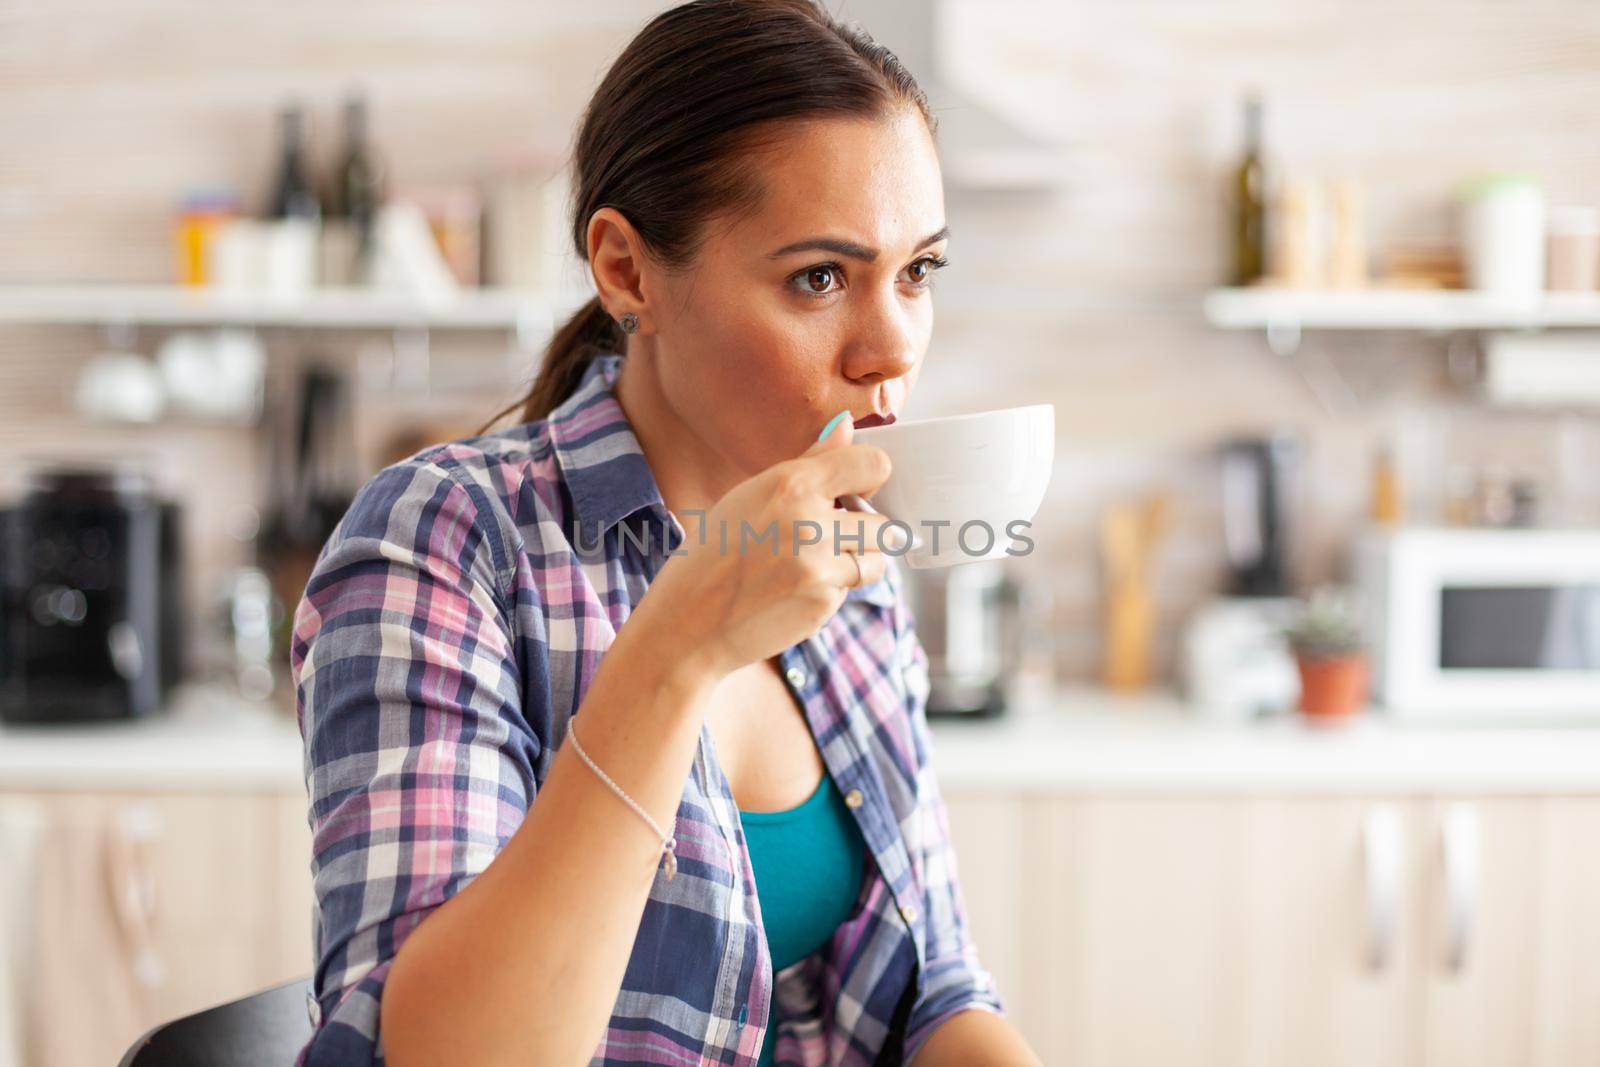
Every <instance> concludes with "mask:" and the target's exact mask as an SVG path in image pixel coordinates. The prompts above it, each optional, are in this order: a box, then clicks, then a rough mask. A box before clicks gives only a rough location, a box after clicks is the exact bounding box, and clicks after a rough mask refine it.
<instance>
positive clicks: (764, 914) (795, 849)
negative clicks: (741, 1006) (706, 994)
mask: <svg viewBox="0 0 1600 1067" xmlns="http://www.w3.org/2000/svg"><path fill="white" fill-rule="evenodd" d="M739 821H740V822H741V823H742V824H743V826H744V840H745V845H746V846H747V847H748V848H749V850H750V866H751V867H752V868H754V870H755V876H756V896H757V898H759V900H760V901H761V923H762V925H763V926H764V927H765V928H766V933H767V946H768V948H769V950H770V952H771V954H772V969H773V971H780V970H782V969H783V968H785V967H788V966H789V965H791V964H794V963H798V962H799V961H800V960H803V959H805V958H806V957H807V956H809V955H811V954H812V953H813V952H815V951H817V949H819V948H821V947H822V946H823V945H824V944H826V943H827V941H828V938H830V937H832V936H833V932H834V931H835V930H837V929H838V928H839V926H840V924H842V923H843V922H844V921H845V920H846V919H848V918H849V917H850V909H851V907H852V906H853V905H854V904H855V900H856V894H857V893H858V892H859V891H860V888H861V874H862V867H863V864H864V862H865V848H866V842H865V841H863V840H862V838H861V830H860V828H859V827H858V826H856V823H855V818H854V816H852V815H851V814H850V809H849V808H847V807H845V803H844V798H843V797H841V796H840V795H839V790H838V787H837V786H835V785H834V784H833V776H832V775H830V774H828V773H827V772H826V771H824V772H823V773H822V781H820V782H818V783H817V788H816V789H815V790H814V791H813V792H812V794H811V796H810V797H809V798H807V799H806V800H804V801H802V802H801V803H800V805H799V806H798V807H793V808H789V809H787V810H785V811H741V812H739ZM776 1007H777V1005H776V1000H775V999H774V1002H773V1003H772V1004H770V1005H769V1006H768V1012H767V1019H768V1024H767V1036H766V1040H765V1041H764V1042H763V1043H762V1045H761V1058H760V1060H759V1063H760V1065H761V1067H769V1065H771V1064H772V1063H773V1062H774V1060H773V1045H774V1043H775V1041H776V1035H775V1033H774V1031H775V1029H776V1028H775V1026H774V1025H773V1022H772V1020H773V1019H774V1018H775V1015H774V1011H775V1009H776Z"/></svg>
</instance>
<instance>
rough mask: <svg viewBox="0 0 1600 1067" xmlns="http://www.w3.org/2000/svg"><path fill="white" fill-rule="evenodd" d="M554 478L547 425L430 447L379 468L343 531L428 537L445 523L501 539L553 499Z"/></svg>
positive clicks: (357, 499)
mask: <svg viewBox="0 0 1600 1067" xmlns="http://www.w3.org/2000/svg"><path fill="white" fill-rule="evenodd" d="M559 477H560V472H559V469H558V467H557V466H556V464H555V462H554V456H553V451H552V448H551V441H550V438H549V435H548V433H547V431H546V424H545V421H544V420H542V419H541V420H539V421H537V422H526V423H519V424H518V425H516V426H511V427H508V428H506V429H503V430H497V431H494V432H492V433H485V434H478V435H474V436H471V437H461V438H457V439H455V440H452V441H445V442H441V443H438V444H433V445H429V446H427V447H426V448H423V449H420V450H419V451H417V452H414V453H412V454H411V455H409V456H407V457H405V458H404V459H401V460H397V461H396V462H393V463H391V464H389V465H388V466H386V467H384V468H382V469H381V470H379V471H378V472H376V473H375V474H373V475H372V476H371V478H369V479H368V480H367V482H366V483H365V484H364V485H363V486H362V487H361V488H360V489H359V490H358V491H357V493H356V495H355V498H354V500H353V501H352V503H351V506H350V509H349V511H348V512H347V513H346V519H345V523H344V524H343V525H344V526H346V527H350V526H355V527H357V528H359V529H363V530H367V531H371V530H372V529H373V528H374V527H380V528H382V529H384V530H386V531H388V532H389V534H390V535H391V536H392V535H394V534H396V533H402V532H405V531H409V530H416V531H417V532H418V533H419V534H422V535H424V536H429V537H432V536H434V535H436V534H437V532H438V531H437V529H436V528H437V527H438V525H439V523H440V522H441V520H443V521H445V522H446V523H447V524H450V523H462V522H466V523H470V524H472V525H474V526H477V527H479V528H482V529H484V530H485V531H488V530H489V529H491V528H492V529H495V530H498V531H499V532H500V533H502V534H506V533H510V532H512V531H514V530H516V529H517V528H518V527H519V526H520V525H522V523H523V522H525V521H526V519H527V517H528V514H527V513H528V512H529V509H530V508H532V509H536V510H537V509H542V508H544V507H547V506H550V505H551V504H553V503H557V502H558V501H559V499H560V495H561V494H560V492H559V487H558V481H559ZM346 532H351V531H349V530H348V529H347V530H346Z"/></svg>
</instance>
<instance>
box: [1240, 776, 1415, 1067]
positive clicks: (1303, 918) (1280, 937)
mask: <svg viewBox="0 0 1600 1067" xmlns="http://www.w3.org/2000/svg"><path fill="white" fill-rule="evenodd" d="M1236 803H1238V804H1239V805H1240V806H1241V807H1243V808H1245V809H1246V811H1247V816H1246V818H1247V822H1248V827H1247V829H1246V832H1245V836H1246V839H1247V841H1248V845H1247V850H1246V856H1247V858H1246V860H1245V864H1244V866H1243V868H1242V869H1241V870H1240V871H1239V872H1238V878H1237V888H1238V897H1237V899H1236V901H1235V902H1234V906H1235V907H1236V908H1237V909H1238V911H1239V914H1240V915H1241V916H1242V917H1243V918H1244V920H1245V927H1246V929H1245V931H1244V933H1243V935H1242V939H1241V945H1242V947H1243V955H1242V957H1241V958H1238V959H1236V960H1235V959H1231V958H1230V959H1229V961H1228V964H1229V965H1228V968H1227V970H1226V971H1222V972H1219V973H1218V975H1217V979H1218V981H1221V982H1225V983H1228V984H1237V985H1238V986H1240V987H1241V990H1242V996H1241V997H1240V999H1239V1001H1238V1004H1239V1008H1240V1015H1239V1016H1238V1017H1237V1018H1236V1019H1235V1020H1234V1025H1235V1027H1236V1029H1234V1030H1233V1031H1232V1032H1231V1033H1230V1034H1229V1039H1230V1040H1231V1041H1232V1042H1233V1045H1232V1047H1231V1049H1229V1050H1228V1051H1229V1054H1228V1055H1227V1056H1226V1057H1225V1062H1228V1063H1230V1064H1241V1065H1257V1067H1269V1065H1272V1067H1276V1065H1280V1064H1295V1065H1296V1067H1302V1065H1303V1067H1347V1065H1349V1067H1353V1065H1356V1064H1361V1065H1372V1067H1381V1065H1395V1067H1399V1065H1407V1067H1409V1065H1412V1064H1415V1063H1416V1062H1417V1053H1416V1048H1417V1046H1416V1040H1417V1037H1416V1029H1415V1027H1414V1025H1413V1020H1414V1018H1415V1014H1416V1011H1417V1007H1418V1004H1419V1002H1420V999H1421V992H1422V990H1421V983H1420V981H1419V979H1418V974H1417V969H1416V957H1417V954H1418V945H1417V934H1416V922H1415V919H1414V916H1415V915H1416V913H1417V905H1418V901H1419V900H1420V897H1421V892H1422V889H1421V885H1420V882H1419V871H1418V866H1417V862H1416V849H1415V847H1414V846H1415V841H1416V838H1417V835H1418V826H1419V817H1420V811H1419V807H1418V805H1417V804H1416V803H1415V802H1414V801H1410V800H1406V799H1402V798H1397V797H1363V798H1338V797H1330V798H1320V797H1266V798H1260V799H1241V800H1239V801H1237V802H1236Z"/></svg>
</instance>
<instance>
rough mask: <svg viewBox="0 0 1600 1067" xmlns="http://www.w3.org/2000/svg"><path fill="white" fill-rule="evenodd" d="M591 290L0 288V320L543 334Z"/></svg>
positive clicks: (40, 322) (105, 286)
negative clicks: (415, 292) (420, 293)
mask: <svg viewBox="0 0 1600 1067" xmlns="http://www.w3.org/2000/svg"><path fill="white" fill-rule="evenodd" d="M588 295H589V294H588V293H583V292H577V293H570V294H563V293H555V292H539V291H532V290H525V289H492V288H486V289H463V290H461V291H460V292H459V293H458V294H456V295H454V296H451V297H448V298H438V299H424V298H420V297H416V296H411V295H407V294H400V293H391V292H385V291H382V290H372V289H356V288H324V289H314V290H311V291H310V292H307V293H305V294H304V295H300V296H283V295H278V294H273V293H249V292H244V293H240V292H229V291H225V290H219V289H204V288H194V287H188V286H179V285H110V284H107V285H9V286H0V323H36V324H50V325H84V326H245V327H264V326H280V327H290V328H302V329H382V330H388V329H441V330H515V331H518V332H519V333H533V334H539V333H545V332H548V330H549V329H550V328H551V326H552V324H553V323H554V322H555V321H556V317H557V316H559V315H565V314H568V313H570V312H571V311H573V310H575V309H576V308H577V307H578V306H579V305H581V304H582V303H583V301H584V300H586V299H588Z"/></svg>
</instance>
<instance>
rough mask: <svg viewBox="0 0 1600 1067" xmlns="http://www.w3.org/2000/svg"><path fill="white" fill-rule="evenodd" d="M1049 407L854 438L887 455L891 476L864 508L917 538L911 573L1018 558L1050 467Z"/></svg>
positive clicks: (1027, 544)
mask: <svg viewBox="0 0 1600 1067" xmlns="http://www.w3.org/2000/svg"><path fill="white" fill-rule="evenodd" d="M1055 416H1056V409H1055V405H1054V404H1030V405H1028V406H1026V407H1017V408H1002V409H1000V410H996V411H979V412H975V413H973V414H970V415H948V416H944V417H941V418H932V419H913V420H911V421H909V422H895V423H891V424H890V425H888V426H870V427H867V428H866V429H861V430H856V431H855V435H854V438H853V440H854V441H856V442H857V443H860V444H870V445H872V446H874V447H876V448H881V449H883V450H884V451H885V452H887V453H888V454H889V459H890V461H891V462H892V463H893V464H894V470H893V473H891V474H890V475H889V480H888V481H886V482H884V483H883V485H882V486H881V487H880V488H879V489H878V491H877V492H875V493H873V494H872V495H871V496H870V497H869V498H868V500H869V501H870V503H871V504H872V506H873V507H874V508H875V509H877V510H878V511H879V512H881V513H882V514H883V515H885V516H887V517H889V518H891V519H898V520H899V521H900V522H903V523H905V524H906V526H908V527H909V528H910V531H911V533H913V534H915V535H916V536H918V537H920V538H921V539H922V547H920V548H914V549H910V550H908V551H906V552H904V553H903V554H899V558H900V559H901V560H902V561H903V562H904V563H905V564H906V565H907V566H909V567H912V568H913V569H922V568H932V567H950V566H954V565H956V564H960V563H971V562H973V561H974V560H979V559H998V558H1000V557H1003V556H1007V555H1026V554H1028V553H1029V552H1031V551H1032V550H1033V547H1034V545H1035V544H1036V543H1037V538H1036V537H1035V536H1034V535H1033V533H1032V530H1031V525H1032V520H1033V516H1034V515H1035V514H1036V513H1037V512H1038V510H1039V505H1040V503H1042V502H1043V500H1044V494H1045V490H1046V489H1047V488H1048V487H1049V485H1050V469H1051V465H1052V463H1053V462H1054V459H1055V428H1056V419H1055Z"/></svg>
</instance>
